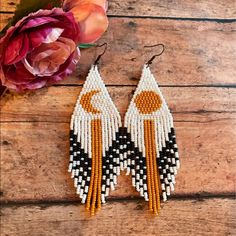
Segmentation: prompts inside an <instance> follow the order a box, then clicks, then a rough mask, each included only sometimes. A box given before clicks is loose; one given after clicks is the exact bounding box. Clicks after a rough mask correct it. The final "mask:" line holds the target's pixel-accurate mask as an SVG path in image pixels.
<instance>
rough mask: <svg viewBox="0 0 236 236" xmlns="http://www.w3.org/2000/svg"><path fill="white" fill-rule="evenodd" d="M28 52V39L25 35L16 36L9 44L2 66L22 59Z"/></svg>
mask: <svg viewBox="0 0 236 236" xmlns="http://www.w3.org/2000/svg"><path fill="white" fill-rule="evenodd" d="M28 50H29V38H28V36H27V35H26V34H19V35H17V36H16V37H15V38H14V39H13V40H12V41H10V42H9V44H8V46H7V48H6V51H5V55H4V64H5V65H11V64H14V63H17V62H19V61H20V60H21V59H22V58H24V57H25V56H26V54H27V52H28Z"/></svg>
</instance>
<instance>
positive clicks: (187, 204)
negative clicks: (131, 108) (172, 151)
mask: <svg viewBox="0 0 236 236" xmlns="http://www.w3.org/2000/svg"><path fill="white" fill-rule="evenodd" d="M16 2H17V1H16V0H11V1H9V0H2V1H1V12H0V13H1V14H0V17H1V21H0V23H1V27H3V25H4V24H6V21H7V19H8V18H9V17H11V15H12V12H13V11H14V9H15V4H16ZM108 14H109V21H110V26H109V29H108V31H107V33H106V34H105V35H104V36H103V37H102V39H101V40H100V41H99V42H100V43H102V42H107V43H108V44H109V48H108V51H107V53H106V56H104V57H103V58H102V60H101V66H100V70H101V74H102V76H103V78H104V81H105V83H106V85H107V87H108V90H109V92H110V94H111V96H112V99H113V100H114V102H115V104H116V105H117V107H118V109H119V111H120V112H121V113H122V116H124V113H125V111H126V109H127V107H128V103H129V101H130V98H131V97H132V93H133V91H134V89H135V87H136V85H137V83H138V80H139V77H140V74H141V68H142V65H143V63H144V62H145V61H146V60H147V59H148V58H150V56H151V55H152V54H153V53H154V52H153V51H152V52H151V51H150V50H149V51H148V50H144V49H143V46H144V45H151V44H155V43H164V44H165V45H166V51H165V53H164V54H163V55H162V56H161V57H160V58H158V59H157V60H156V61H155V62H154V64H153V65H152V71H153V73H154V74H155V76H156V78H157V80H158V82H159V84H160V86H161V89H162V91H163V93H164V96H165V97H166V100H167V101H168V103H169V106H170V108H171V110H172V111H173V115H174V120H175V125H176V132H177V136H178V139H177V141H178V144H179V149H180V157H181V161H182V167H181V170H180V172H179V175H178V177H177V185H176V191H175V194H174V195H173V197H172V198H171V200H170V201H168V202H167V203H165V204H162V211H161V214H160V216H159V217H152V215H150V214H149V213H148V210H147V203H146V202H144V201H143V199H140V198H139V197H138V195H137V193H136V192H135V191H134V189H133V187H132V186H131V180H130V177H127V176H125V175H124V174H122V176H121V177H120V178H119V185H118V187H117V189H116V191H114V192H113V193H112V195H111V197H110V199H109V201H108V203H107V204H106V205H105V206H103V208H102V210H101V211H100V212H99V213H98V214H97V215H96V216H95V217H89V216H88V215H87V213H86V212H85V209H84V206H82V205H81V204H80V200H79V198H78V196H77V195H76V194H75V190H74V187H73V184H72V181H71V179H70V176H69V174H68V173H67V166H68V150H69V138H68V134H69V132H68V131H69V122H70V116H71V113H72V110H73V107H74V105H75V102H76V99H77V96H78V94H79V93H80V91H81V86H82V84H83V83H84V81H85V78H86V74H87V72H88V69H89V66H90V65H91V63H92V62H93V61H94V58H95V57H96V54H97V53H99V52H98V50H99V49H97V51H96V49H94V48H92V49H88V50H84V51H83V52H82V58H81V60H80V63H79V65H78V70H77V72H76V73H75V74H74V75H73V76H71V77H69V78H68V79H66V80H64V81H63V82H62V83H59V84H57V85H54V86H51V87H48V88H43V89H40V90H37V91H34V92H26V93H23V94H16V93H13V92H7V93H6V94H5V95H4V97H3V98H2V101H1V202H2V219H1V223H2V230H1V235H2V236H3V235H4V236H6V235H8V236H10V235H14V236H15V235H17V236H21V235H27V236H28V235H30V236H34V235H35V236H39V235H47V236H50V235H53V236H54V235H81V236H84V235H106V236H107V235H123V236H125V235H147V236H149V235H171V236H172V235H194V236H195V235H220V236H222V235H236V229H235V227H236V222H235V219H236V210H235V205H236V204H235V187H236V185H235V175H236V145H235V144H236V116H235V113H236V2H235V0H226V1H219V0H208V1H206V0H205V1H204V0H200V1H194V0H185V1H184V0H182V1H181V0H176V1H175V0H173V1H160V0H149V1H145V0H139V1H138V0H133V1H129V0H128V1H123V0H111V1H110V4H109V11H108Z"/></svg>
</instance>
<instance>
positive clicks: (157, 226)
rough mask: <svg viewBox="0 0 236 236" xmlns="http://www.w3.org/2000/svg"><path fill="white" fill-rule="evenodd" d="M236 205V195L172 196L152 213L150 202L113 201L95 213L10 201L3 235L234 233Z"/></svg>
mask: <svg viewBox="0 0 236 236" xmlns="http://www.w3.org/2000/svg"><path fill="white" fill-rule="evenodd" d="M235 207H236V204H235V200H234V199H208V200H200V201H198V200H187V201H174V200H171V201H169V202H167V203H165V204H163V209H162V211H161V215H160V216H159V217H152V216H151V215H150V214H149V213H148V211H147V203H145V202H144V201H128V202H112V203H108V204H106V205H105V206H103V207H102V210H101V211H100V212H99V213H98V214H97V215H96V216H94V217H89V216H88V215H86V214H85V209H84V206H81V205H78V204H73V205H72V204H71V205H70V204H57V205H44V204H39V205H28V206H27V205H26V206H25V205H22V206H13V207H12V206H6V207H3V209H2V220H1V224H2V230H1V231H2V234H1V235H2V236H15V235H19V236H28V235H30V236H44V235H47V236H56V235H79V236H85V235H86V236H94V235H97V236H100V235H106V236H120V235H125V236H126V235H130V236H141V235H147V236H151V235H162V236H170V235H171V236H172V235H175V236H179V235H182V236H186V235H188V236H196V235H201V236H205V235H208V236H212V235H214V236H228V235H235V234H236V228H235V224H236V213H235V211H234V209H235ZM62 232H63V234H62Z"/></svg>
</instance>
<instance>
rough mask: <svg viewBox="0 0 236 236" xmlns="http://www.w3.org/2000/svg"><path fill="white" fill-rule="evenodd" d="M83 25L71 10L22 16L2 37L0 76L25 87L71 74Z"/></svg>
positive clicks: (11, 84)
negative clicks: (80, 24)
mask: <svg viewBox="0 0 236 236" xmlns="http://www.w3.org/2000/svg"><path fill="white" fill-rule="evenodd" d="M79 38H80V28H79V25H78V24H77V22H76V21H75V18H74V16H73V14H72V13H71V12H64V11H63V10H62V9H60V8H54V9H52V10H39V11H37V12H35V13H31V14H29V15H28V16H26V17H24V18H23V19H21V20H20V21H19V22H17V23H16V25H15V26H13V27H11V28H9V29H8V31H7V33H6V35H5V36H4V37H3V38H1V39H0V79H1V82H2V84H3V85H4V86H6V87H8V88H11V89H15V90H17V91H22V90H26V89H37V88H41V87H43V86H45V85H48V84H51V83H55V82H57V81H60V80H62V79H63V78H64V77H65V76H66V75H68V74H71V73H72V72H73V70H74V68H75V65H76V63H77V62H78V60H79V57H80V52H79V50H78V48H77V43H78V42H79Z"/></svg>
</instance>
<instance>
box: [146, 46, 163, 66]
mask: <svg viewBox="0 0 236 236" xmlns="http://www.w3.org/2000/svg"><path fill="white" fill-rule="evenodd" d="M159 46H161V47H162V50H161V52H160V53H158V54H155V55H153V56H152V57H151V59H149V60H148V61H147V62H146V65H147V66H149V65H151V64H152V62H153V60H154V59H155V58H156V57H158V56H160V55H161V54H162V53H163V52H164V51H165V45H164V44H162V43H158V44H154V45H147V46H144V48H153V47H159Z"/></svg>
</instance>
